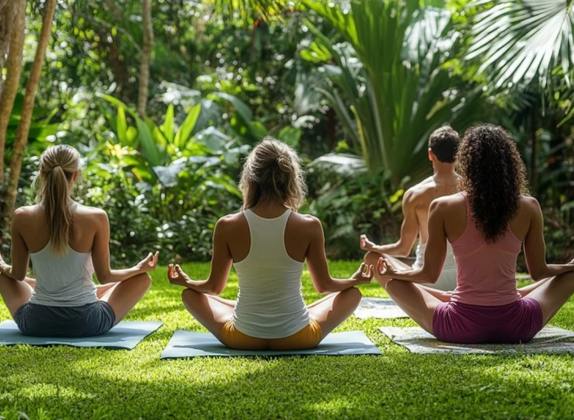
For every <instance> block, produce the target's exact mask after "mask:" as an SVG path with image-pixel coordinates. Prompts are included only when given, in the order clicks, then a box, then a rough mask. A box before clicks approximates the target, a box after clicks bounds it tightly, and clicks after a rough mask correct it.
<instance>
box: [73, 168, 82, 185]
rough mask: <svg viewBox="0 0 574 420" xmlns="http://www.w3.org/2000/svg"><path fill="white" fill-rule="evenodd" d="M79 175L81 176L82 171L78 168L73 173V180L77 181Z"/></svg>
mask: <svg viewBox="0 0 574 420" xmlns="http://www.w3.org/2000/svg"><path fill="white" fill-rule="evenodd" d="M79 177H80V171H79V170H78V171H76V172H74V173H73V174H72V182H74V183H75V182H76V181H77V180H78V178H79Z"/></svg>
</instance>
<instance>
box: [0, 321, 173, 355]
mask: <svg viewBox="0 0 574 420" xmlns="http://www.w3.org/2000/svg"><path fill="white" fill-rule="evenodd" d="M161 326H162V322H160V321H121V322H120V323H119V324H118V325H116V326H115V327H113V328H112V329H111V330H110V331H109V332H107V333H106V334H104V335H100V336H97V337H85V338H49V337H27V336H25V335H22V334H21V333H20V331H19V330H18V327H17V326H16V323H15V322H14V321H4V322H2V323H0V346H10V345H16V344H26V345H29V346H54V345H62V346H72V347H103V348H107V349H126V350H132V349H134V348H135V347H136V346H137V345H138V344H139V343H140V342H141V341H142V340H143V339H144V338H146V337H147V336H148V335H150V334H151V333H153V332H154V331H156V330H157V329H158V328H159V327H161Z"/></svg>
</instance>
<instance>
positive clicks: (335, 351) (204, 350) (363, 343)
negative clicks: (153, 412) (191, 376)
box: [161, 330, 381, 359]
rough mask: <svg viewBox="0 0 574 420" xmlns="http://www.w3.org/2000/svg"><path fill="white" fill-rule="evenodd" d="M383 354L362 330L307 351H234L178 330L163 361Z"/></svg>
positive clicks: (338, 335) (205, 335)
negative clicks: (194, 358)
mask: <svg viewBox="0 0 574 420" xmlns="http://www.w3.org/2000/svg"><path fill="white" fill-rule="evenodd" d="M361 354H363V355H364V354H374V355H377V354H381V352H380V351H379V349H378V348H377V346H375V345H374V344H373V343H372V341H371V340H369V338H368V337H367V336H366V335H365V333H363V332H362V331H348V332H339V333H331V334H329V335H328V336H327V337H326V338H325V339H324V340H323V341H322V342H321V344H319V346H318V347H316V348H314V349H307V350H261V351H253V350H234V349H230V348H227V347H225V346H224V345H223V344H221V343H220V342H219V340H217V338H215V337H214V336H213V335H212V334H210V333H200V332H192V331H183V330H177V331H176V332H175V334H174V335H173V337H172V338H171V340H169V343H168V345H167V347H166V348H165V350H164V351H163V352H162V354H161V358H162V359H177V358H189V357H277V356H347V355H361Z"/></svg>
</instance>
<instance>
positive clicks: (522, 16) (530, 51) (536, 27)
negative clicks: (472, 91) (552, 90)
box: [467, 0, 574, 88]
mask: <svg viewBox="0 0 574 420" xmlns="http://www.w3.org/2000/svg"><path fill="white" fill-rule="evenodd" d="M475 4H476V5H477V6H481V7H483V6H484V7H487V8H486V9H485V10H483V11H482V12H480V13H478V15H477V16H476V19H475V22H474V25H473V29H472V34H473V37H474V41H473V43H472V45H471V47H470V49H469V52H468V55H467V59H469V60H475V59H480V60H481V61H482V64H481V65H480V67H479V71H482V72H485V73H487V74H489V76H490V77H491V79H492V80H493V81H494V85H495V87H496V88H501V87H507V86H512V85H516V84H519V83H529V82H531V81H532V80H533V79H535V78H538V79H539V81H540V84H541V85H542V86H543V87H544V86H546V85H547V84H548V82H549V81H550V78H551V74H552V71H553V69H554V68H556V67H561V68H562V71H563V72H564V74H569V72H570V71H571V69H572V68H573V67H574V2H573V1H572V0H498V1H496V2H494V1H484V0H481V1H477V2H476V3H475ZM569 82H570V81H569Z"/></svg>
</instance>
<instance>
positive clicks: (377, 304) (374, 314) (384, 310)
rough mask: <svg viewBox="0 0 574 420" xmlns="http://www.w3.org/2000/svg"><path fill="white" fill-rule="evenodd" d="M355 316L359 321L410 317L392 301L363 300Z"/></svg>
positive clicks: (380, 299)
mask: <svg viewBox="0 0 574 420" xmlns="http://www.w3.org/2000/svg"><path fill="white" fill-rule="evenodd" d="M355 316H356V317H357V318H359V319H368V318H380V319H397V318H408V317H409V316H408V315H407V314H406V313H405V311H403V310H402V309H401V308H400V307H399V305H397V304H396V303H395V302H394V301H393V300H392V299H387V298H385V299H384V298H365V297H364V298H362V299H361V303H360V304H359V306H358V307H357V309H355Z"/></svg>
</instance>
